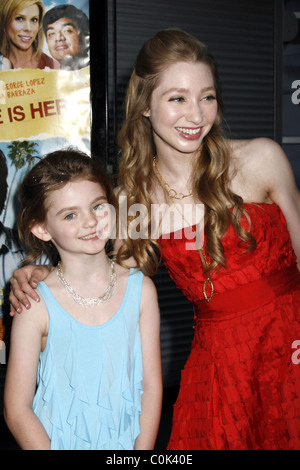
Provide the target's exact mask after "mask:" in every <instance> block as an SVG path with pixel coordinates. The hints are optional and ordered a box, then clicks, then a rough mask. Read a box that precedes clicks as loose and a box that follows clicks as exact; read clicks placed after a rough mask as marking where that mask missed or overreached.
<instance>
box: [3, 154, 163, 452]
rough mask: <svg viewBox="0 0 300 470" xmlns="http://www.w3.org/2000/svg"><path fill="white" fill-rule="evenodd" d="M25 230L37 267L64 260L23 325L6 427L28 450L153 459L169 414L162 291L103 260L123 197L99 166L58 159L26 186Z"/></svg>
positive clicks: (20, 319) (11, 366) (10, 374)
mask: <svg viewBox="0 0 300 470" xmlns="http://www.w3.org/2000/svg"><path fill="white" fill-rule="evenodd" d="M20 198H21V202H22V206H23V210H22V213H21V215H20V219H19V230H20V233H21V235H22V238H23V241H24V242H25V243H26V245H28V246H29V247H30V248H31V253H32V254H31V257H30V259H28V262H32V261H33V260H34V259H35V258H36V257H37V256H39V255H41V254H42V253H45V252H48V251H49V250H48V248H49V246H51V247H54V248H55V249H56V250H57V252H58V254H59V258H60V262H59V264H58V265H57V267H56V268H54V269H52V270H51V272H50V274H49V275H48V277H47V278H46V279H45V281H43V282H40V284H39V286H38V290H39V293H40V297H41V301H40V302H39V303H35V304H34V305H32V308H31V309H30V310H28V311H26V312H25V313H24V314H23V315H18V316H16V317H15V318H14V321H13V327H12V335H11V349H10V357H9V363H8V369H7V377H6V385H5V419H6V421H7V424H8V426H9V428H10V430H11V432H12V434H13V435H14V437H15V439H16V441H17V442H18V443H19V445H20V447H21V448H22V449H35V450H38V449H46V450H47V449H61V450H79V449H86V450H92V449H106V450H130V449H153V447H154V444H155V439H156V435H157V431H158V425H159V420H160V411H161V390H162V383H161V365H160V339H159V326H160V325H159V309H158V304H157V296H156V290H155V287H154V284H153V283H152V281H151V280H150V279H149V278H148V277H145V276H144V275H143V274H142V273H141V272H140V271H137V270H134V269H131V270H128V269H126V268H124V267H122V266H120V265H118V264H117V263H116V262H115V261H114V260H113V258H109V257H108V256H107V253H106V245H107V241H108V239H109V235H110V232H111V230H112V227H113V225H114V224H113V218H114V215H115V203H114V195H113V191H112V187H111V185H110V182H109V181H108V180H107V179H106V177H105V175H104V174H103V171H102V170H101V168H100V167H99V165H98V164H97V162H96V161H95V160H94V159H92V158H89V157H88V156H86V155H83V154H81V153H80V152H77V151H72V150H66V151H57V152H54V153H52V154H49V155H48V156H47V157H45V158H44V159H42V160H41V161H40V162H39V163H38V164H37V165H36V166H35V167H34V168H33V169H32V170H31V171H30V172H29V174H28V175H27V176H26V177H25V179H24V182H23V184H22V186H21V192H20Z"/></svg>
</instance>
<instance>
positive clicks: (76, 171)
mask: <svg viewBox="0 0 300 470" xmlns="http://www.w3.org/2000/svg"><path fill="white" fill-rule="evenodd" d="M80 180H88V181H93V182H95V183H99V185H100V186H101V187H102V188H103V190H104V191H105V193H106V197H107V202H108V203H109V204H112V205H113V206H114V207H115V208H116V199H115V195H114V191H113V187H112V184H111V182H110V179H109V177H108V176H107V175H106V173H105V171H104V169H103V168H102V165H101V164H100V163H99V161H98V160H96V159H95V158H91V157H89V156H87V155H86V154H85V153H82V152H80V151H78V150H73V149H68V150H57V151H55V152H52V153H49V154H48V155H47V156H45V157H44V158H42V159H41V160H40V161H39V162H38V163H37V164H36V165H35V166H34V167H33V168H32V169H31V170H30V171H29V173H28V174H27V175H26V176H25V178H24V180H23V182H22V183H21V186H20V189H19V198H20V202H21V206H22V210H21V214H20V216H19V221H18V230H19V237H20V239H21V241H22V242H23V243H24V245H25V246H26V247H27V248H29V249H30V255H29V256H28V258H27V259H26V261H25V264H29V263H32V262H34V261H35V260H36V259H37V258H39V257H40V256H42V255H43V254H46V255H47V256H48V257H49V258H50V260H53V256H52V255H53V248H52V244H51V245H50V244H49V243H47V242H44V241H42V240H40V239H38V238H36V237H35V236H34V235H33V234H32V233H31V228H32V226H33V225H34V224H36V223H44V222H45V220H46V217H47V198H48V196H49V195H50V194H51V193H52V192H53V191H56V190H57V189H60V188H62V187H64V186H65V185H66V184H67V183H69V182H71V181H80Z"/></svg>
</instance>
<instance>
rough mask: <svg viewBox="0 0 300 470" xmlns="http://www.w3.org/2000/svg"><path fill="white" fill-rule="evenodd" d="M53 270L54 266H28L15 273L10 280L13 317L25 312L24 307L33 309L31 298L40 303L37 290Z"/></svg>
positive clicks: (11, 313) (11, 312)
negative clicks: (39, 284)
mask: <svg viewBox="0 0 300 470" xmlns="http://www.w3.org/2000/svg"><path fill="white" fill-rule="evenodd" d="M52 269H53V267H52V266H46V265H43V266H35V265H28V266H24V267H23V268H20V269H17V270H16V271H14V273H13V275H12V277H11V278H10V284H11V291H10V294H9V301H10V304H11V308H10V315H11V316H14V315H15V313H16V312H18V313H21V312H22V310H23V308H22V306H24V307H26V308H27V309H29V308H30V307H31V304H30V301H29V298H31V299H32V300H35V301H36V302H39V300H40V298H39V295H38V294H37V292H36V290H35V289H36V287H37V285H38V283H39V282H40V281H43V280H44V279H46V277H47V276H48V275H49V273H50V272H51V271H52Z"/></svg>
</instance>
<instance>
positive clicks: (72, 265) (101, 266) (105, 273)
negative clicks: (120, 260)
mask: <svg viewBox="0 0 300 470" xmlns="http://www.w3.org/2000/svg"><path fill="white" fill-rule="evenodd" d="M60 266H61V270H62V272H63V274H64V275H65V276H66V277H67V278H68V280H69V282H71V281H72V282H73V283H77V282H78V283H86V282H96V283H97V282H99V281H101V280H104V281H106V280H107V279H108V278H109V276H110V270H111V268H110V260H109V258H108V257H107V255H106V253H105V252H101V253H99V254H98V255H87V256H81V257H65V256H62V257H61V261H60Z"/></svg>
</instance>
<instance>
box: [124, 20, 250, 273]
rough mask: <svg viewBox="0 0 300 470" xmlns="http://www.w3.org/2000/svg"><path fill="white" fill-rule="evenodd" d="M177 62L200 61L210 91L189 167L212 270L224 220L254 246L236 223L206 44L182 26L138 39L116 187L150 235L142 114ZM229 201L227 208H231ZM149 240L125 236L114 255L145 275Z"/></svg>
mask: <svg viewBox="0 0 300 470" xmlns="http://www.w3.org/2000/svg"><path fill="white" fill-rule="evenodd" d="M177 62H194V63H195V62H200V63H203V64H206V65H207V66H208V67H209V68H210V70H211V73H212V76H213V79H214V86H215V90H216V99H217V103H218V113H217V118H216V121H215V123H214V125H213V127H212V129H211V131H210V132H209V133H208V135H206V136H205V138H204V140H203V144H202V145H201V148H200V149H199V157H198V159H197V164H196V168H195V171H194V172H193V175H194V177H193V194H195V195H196V196H197V199H198V200H199V201H200V202H201V203H203V204H204V206H205V239H206V252H207V254H208V255H209V257H210V258H211V260H212V263H211V266H210V269H214V268H216V267H217V266H225V264H226V260H225V256H224V250H223V245H222V237H223V235H224V234H225V232H226V230H227V229H228V227H229V225H230V223H232V225H233V227H234V229H235V231H236V233H237V235H238V237H239V238H240V239H241V241H243V242H245V243H246V244H247V245H250V246H251V247H254V246H255V240H254V239H253V237H252V236H251V234H250V233H249V232H247V231H245V230H244V229H243V228H242V227H241V224H240V219H241V216H242V214H245V215H246V216H247V214H246V211H245V210H244V208H243V200H242V198H241V197H239V196H238V195H236V194H234V193H233V192H232V191H231V190H230V188H229V161H230V149H229V146H228V143H227V139H226V137H225V135H224V132H223V129H222V127H221V123H222V119H223V101H222V97H221V88H220V84H219V78H218V72H217V67H216V64H215V61H214V59H213V57H212V56H211V55H210V54H209V52H208V50H207V47H206V46H205V45H204V44H203V43H202V42H200V41H199V40H198V39H196V38H195V37H193V36H191V35H190V34H188V33H186V32H185V31H182V30H179V29H173V28H172V29H167V30H163V31H160V32H159V33H157V34H156V35H155V36H154V37H153V38H152V39H149V40H148V41H147V42H146V43H145V44H144V46H143V47H142V49H141V50H140V52H139V54H138V56H137V59H136V63H135V68H134V70H133V73H132V76H131V79H130V82H129V86H128V91H127V96H126V118H125V121H124V124H123V126H122V128H121V130H120V132H119V138H118V143H119V146H120V148H121V151H122V153H121V161H120V171H119V176H120V178H121V189H122V190H123V192H124V193H125V194H126V195H127V198H128V207H130V205H132V204H135V203H141V204H144V205H145V206H146V207H147V209H148V214H149V221H148V222H149V225H148V227H149V234H150V223H151V216H150V214H151V202H152V201H151V190H153V187H154V182H157V176H156V174H155V172H154V170H153V156H154V155H155V154H156V151H155V146H154V143H153V138H152V128H151V122H150V120H149V119H148V118H147V117H145V116H144V115H143V113H144V112H145V111H146V110H147V109H149V107H150V101H151V96H152V93H153V91H154V89H155V88H156V87H157V86H158V83H159V79H160V74H161V73H162V72H163V71H164V70H166V69H167V68H168V67H169V66H170V65H172V64H174V63H177ZM229 206H232V207H233V210H232V211H230V209H229ZM248 221H249V219H248ZM249 223H250V221H249ZM154 245H155V243H154V242H153V241H151V240H150V239H147V240H146V239H140V240H134V241H132V240H131V239H130V238H129V237H128V238H127V239H126V240H125V241H124V244H123V246H122V247H121V249H120V251H119V257H120V259H121V260H123V261H124V262H125V261H126V259H128V258H129V257H130V256H133V257H134V258H135V260H136V262H137V264H138V266H139V267H140V268H141V269H142V270H143V271H144V272H145V273H146V274H149V275H151V274H152V273H153V272H155V269H156V266H157V264H158V262H157V261H158V260H157V257H156V254H155V250H154Z"/></svg>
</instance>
